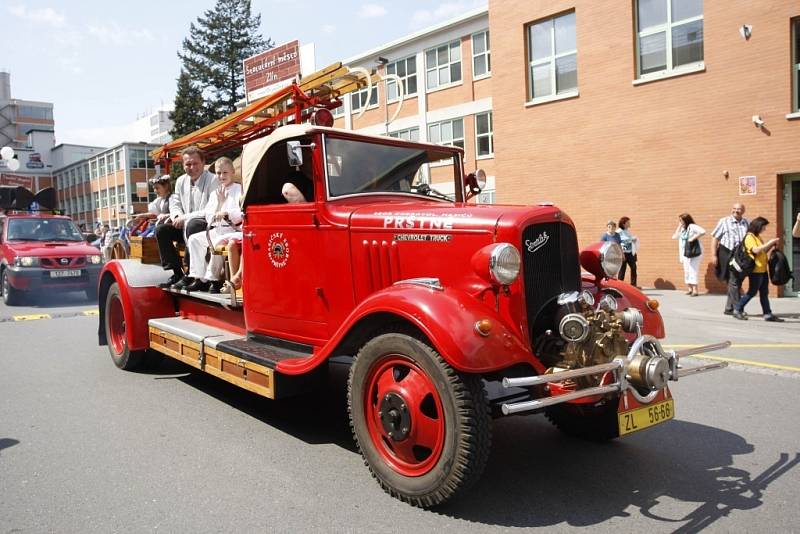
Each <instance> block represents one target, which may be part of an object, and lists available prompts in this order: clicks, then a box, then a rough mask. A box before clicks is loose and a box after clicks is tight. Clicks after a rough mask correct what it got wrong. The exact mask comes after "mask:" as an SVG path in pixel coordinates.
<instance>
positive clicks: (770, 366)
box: [694, 354, 800, 373]
mask: <svg viewBox="0 0 800 534" xmlns="http://www.w3.org/2000/svg"><path fill="white" fill-rule="evenodd" d="M694 357H696V358H702V359H704V360H715V361H718V362H728V363H738V364H741V365H752V366H754V367H766V368H767V369H779V370H781V371H794V372H796V373H800V367H791V366H789V365H778V364H775V363H763V362H754V361H753V360H741V359H739V358H724V357H720V356H708V355H706V354H695V355H694Z"/></svg>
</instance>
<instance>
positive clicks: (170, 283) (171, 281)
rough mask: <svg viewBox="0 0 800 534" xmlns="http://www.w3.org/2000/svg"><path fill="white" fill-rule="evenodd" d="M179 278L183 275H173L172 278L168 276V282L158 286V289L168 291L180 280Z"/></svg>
mask: <svg viewBox="0 0 800 534" xmlns="http://www.w3.org/2000/svg"><path fill="white" fill-rule="evenodd" d="M181 278H183V274H181V273H175V274H173V275H172V276H170V277H169V280H167V281H166V282H164V283H163V284H158V287H160V288H161V289H169V288H170V287H172V286H173V285H175V284H177V283H178V282H179V281H180V280H181Z"/></svg>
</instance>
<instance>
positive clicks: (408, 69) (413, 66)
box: [386, 56, 417, 102]
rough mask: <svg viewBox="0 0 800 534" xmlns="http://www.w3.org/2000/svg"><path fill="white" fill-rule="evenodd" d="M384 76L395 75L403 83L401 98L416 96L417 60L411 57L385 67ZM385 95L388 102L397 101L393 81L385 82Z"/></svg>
mask: <svg viewBox="0 0 800 534" xmlns="http://www.w3.org/2000/svg"><path fill="white" fill-rule="evenodd" d="M386 74H396V75H397V76H398V77H399V78H400V79H401V80H402V81H403V96H410V95H415V94H417V58H416V57H415V56H411V57H409V58H406V59H401V60H400V61H395V62H394V63H389V64H388V65H386ZM386 95H387V98H388V101H389V102H394V101H395V100H398V99H399V95H398V94H397V84H396V83H395V81H394V80H391V79H390V80H387V81H386Z"/></svg>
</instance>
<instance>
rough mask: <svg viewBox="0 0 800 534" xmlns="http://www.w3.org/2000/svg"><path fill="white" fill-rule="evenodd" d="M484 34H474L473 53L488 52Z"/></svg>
mask: <svg viewBox="0 0 800 534" xmlns="http://www.w3.org/2000/svg"><path fill="white" fill-rule="evenodd" d="M483 35H484V34H482V33H478V34H475V35H473V36H472V53H473V54H482V53H484V52H486V45H485V44H484V42H483Z"/></svg>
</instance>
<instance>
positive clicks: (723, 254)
mask: <svg viewBox="0 0 800 534" xmlns="http://www.w3.org/2000/svg"><path fill="white" fill-rule="evenodd" d="M748 224H750V223H749V221H748V220H747V219H745V218H744V204H741V203H738V202H737V203H736V204H734V205H733V207H732V208H731V214H730V215H728V216H727V217H723V218H721V219H720V220H719V222H717V226H715V227H714V231H713V232H711V236H712V240H711V248H712V256H711V265H713V266H714V274H716V276H717V279H719V280H720V281H721V282H725V283H726V284H727V285H728V298H727V299H726V300H725V309H724V310H723V313H724V314H725V315H733V309H734V308H735V307H736V305H737V304H738V303H739V299H740V298H741V297H742V279H741V278H739V277H738V276H736V275H735V274H734V273H732V272H731V269H730V261H731V255H732V254H733V250H734V249H735V248H736V247H737V246H738V245H739V243H741V242H742V240H743V239H744V236H745V234H747V225H748Z"/></svg>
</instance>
